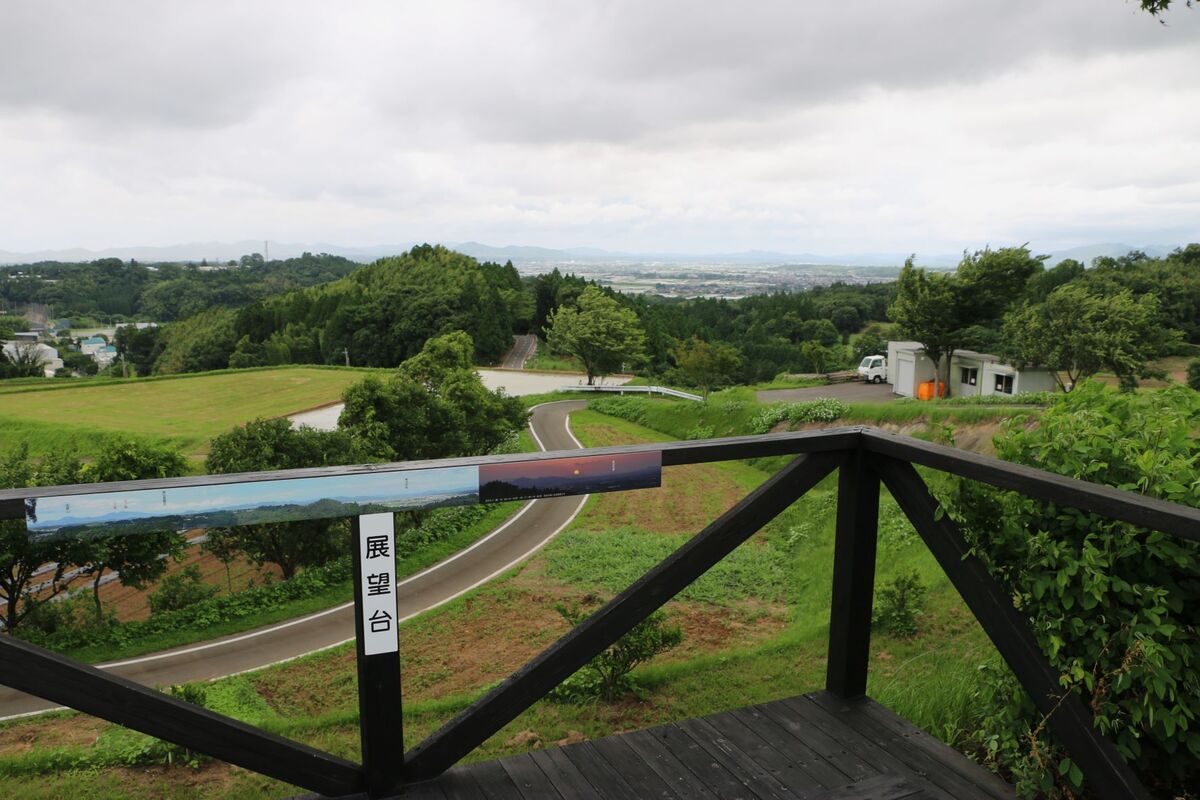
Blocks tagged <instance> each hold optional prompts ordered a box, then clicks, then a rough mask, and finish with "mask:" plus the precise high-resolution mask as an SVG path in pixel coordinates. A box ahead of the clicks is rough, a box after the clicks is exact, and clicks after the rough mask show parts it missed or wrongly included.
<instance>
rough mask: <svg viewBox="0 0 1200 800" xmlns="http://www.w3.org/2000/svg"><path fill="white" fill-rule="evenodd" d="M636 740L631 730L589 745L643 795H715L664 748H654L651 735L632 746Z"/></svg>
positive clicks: (690, 798) (683, 799)
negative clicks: (638, 745)
mask: <svg viewBox="0 0 1200 800" xmlns="http://www.w3.org/2000/svg"><path fill="white" fill-rule="evenodd" d="M638 742H639V740H638V739H637V737H636V736H635V735H634V734H632V733H627V734H623V735H620V736H607V737H605V738H603V739H597V740H596V741H594V742H592V745H593V746H595V748H596V751H597V752H599V753H600V755H602V756H604V760H605V761H607V762H608V763H609V764H610V765H611V766H612V767H613V768H615V769H619V770H621V772H622V773H624V774H625V775H627V776H628V778H629V782H630V783H631V784H633V785H634V786H637V787H638V788H639V789H640V790H642V792H643V793H644V794H645V796H646V797H669V798H680V800H711V798H713V797H714V796H715V795H713V793H712V792H710V791H708V790H707V789H705V788H704V786H703V785H702V784H701V783H699V781H698V780H697V779H696V776H695V775H693V774H692V773H691V772H690V771H689V770H688V769H687V767H685V766H683V764H681V763H679V761H678V760H677V759H675V758H674V757H672V756H671V755H670V754H669V753H666V752H665V751H662V752H659V751H657V749H656V748H657V747H658V744H657V742H655V741H654V740H653V739H649V740H648V743H647V742H642V743H641V747H634V746H632V745H634V744H637V743H638ZM656 780H657V783H656V782H655V781H656Z"/></svg>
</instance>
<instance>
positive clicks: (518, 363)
mask: <svg viewBox="0 0 1200 800" xmlns="http://www.w3.org/2000/svg"><path fill="white" fill-rule="evenodd" d="M537 341H538V340H537V336H535V335H533V334H532V333H527V334H524V335H522V336H514V337H513V346H512V349H511V350H509V351H508V354H507V355H506V356H504V360H502V361H501V362H500V368H501V369H525V362H526V361H528V360H529V359H530V358H531V357H532V356H533V354H534V353H535V352H537Z"/></svg>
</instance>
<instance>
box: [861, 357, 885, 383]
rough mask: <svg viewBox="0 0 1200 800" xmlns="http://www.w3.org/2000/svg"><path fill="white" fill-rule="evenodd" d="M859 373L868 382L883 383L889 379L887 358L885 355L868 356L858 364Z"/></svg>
mask: <svg viewBox="0 0 1200 800" xmlns="http://www.w3.org/2000/svg"><path fill="white" fill-rule="evenodd" d="M858 374H859V376H861V377H862V379H863V380H864V381H866V382H867V383H883V382H884V381H886V380H887V359H886V358H884V357H883V356H867V357H866V358H864V359H863V360H862V363H861V364H859V365H858Z"/></svg>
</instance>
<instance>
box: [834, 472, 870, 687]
mask: <svg viewBox="0 0 1200 800" xmlns="http://www.w3.org/2000/svg"><path fill="white" fill-rule="evenodd" d="M878 539H879V476H878V475H876V474H875V472H874V471H873V470H872V469H871V467H870V465H869V464H868V463H867V456H866V454H865V453H863V452H862V450H854V451H852V452H848V453H847V454H846V457H845V460H844V461H843V463H842V465H841V467H839V468H838V504H837V528H836V533H835V537H834V553H833V597H832V601H831V603H830V611H829V657H828V660H827V662H826V669H825V688H826V689H828V690H829V691H831V692H833V693H834V694H838V695H841V696H842V697H858V696H860V695H863V694H866V692H867V665H868V663H869V662H870V658H871V614H872V610H873V608H874V603H875V550H876V545H877V543H878Z"/></svg>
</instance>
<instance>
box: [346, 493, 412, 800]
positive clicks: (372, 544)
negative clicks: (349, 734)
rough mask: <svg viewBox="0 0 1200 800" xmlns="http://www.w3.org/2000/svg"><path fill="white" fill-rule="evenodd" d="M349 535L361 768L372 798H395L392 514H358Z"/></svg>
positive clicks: (398, 750) (399, 730)
mask: <svg viewBox="0 0 1200 800" xmlns="http://www.w3.org/2000/svg"><path fill="white" fill-rule="evenodd" d="M350 538H351V540H352V541H353V543H354V611H355V613H354V632H355V642H356V644H355V648H356V650H357V655H358V728H359V735H360V737H361V745H362V762H363V773H364V778H365V782H366V789H367V796H368V797H371V798H375V797H391V796H393V795H395V794H397V793H398V792H399V790H400V787H401V783H402V775H403V770H404V728H403V725H402V724H401V707H400V648H399V639H398V636H397V630H396V628H397V616H398V612H397V610H396V541H395V539H396V537H395V533H394V529H393V519H392V515H391V514H390V513H388V514H367V515H365V516H361V517H354V518H353V519H352V520H351V522H350Z"/></svg>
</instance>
